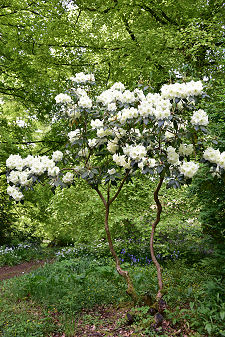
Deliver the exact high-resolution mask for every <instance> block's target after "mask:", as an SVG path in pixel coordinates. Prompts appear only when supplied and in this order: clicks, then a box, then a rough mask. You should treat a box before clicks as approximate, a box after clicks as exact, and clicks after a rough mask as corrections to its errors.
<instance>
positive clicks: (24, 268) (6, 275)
mask: <svg viewBox="0 0 225 337" xmlns="http://www.w3.org/2000/svg"><path fill="white" fill-rule="evenodd" d="M46 262H48V263H49V262H52V261H47V260H37V261H29V262H24V263H21V264H18V265H16V266H4V267H0V281H3V280H7V279H10V278H12V277H15V276H20V275H23V274H25V273H29V272H31V271H32V270H35V269H37V268H38V267H40V266H43V265H44V264H45V263H46Z"/></svg>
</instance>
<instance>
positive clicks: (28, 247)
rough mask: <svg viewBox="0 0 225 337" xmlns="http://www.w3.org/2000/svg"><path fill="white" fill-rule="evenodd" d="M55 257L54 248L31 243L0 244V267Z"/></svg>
mask: <svg viewBox="0 0 225 337" xmlns="http://www.w3.org/2000/svg"><path fill="white" fill-rule="evenodd" d="M53 257H55V254H54V250H53V249H52V248H48V247H41V246H40V245H36V244H32V243H21V244H18V245H15V246H6V245H4V246H0V267H1V266H5V265H7V266H14V265H16V264H19V263H22V262H25V261H26V262H27V261H33V260H40V259H43V260H44V259H50V258H53Z"/></svg>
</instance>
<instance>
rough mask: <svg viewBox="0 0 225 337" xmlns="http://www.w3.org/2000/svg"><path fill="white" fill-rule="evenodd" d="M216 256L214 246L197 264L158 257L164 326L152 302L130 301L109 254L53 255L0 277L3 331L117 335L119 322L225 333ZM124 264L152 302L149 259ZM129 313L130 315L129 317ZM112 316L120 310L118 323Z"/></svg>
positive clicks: (129, 327) (155, 329) (134, 327)
mask: <svg viewBox="0 0 225 337" xmlns="http://www.w3.org/2000/svg"><path fill="white" fill-rule="evenodd" d="M28 249H29V248H28ZM69 250H71V247H68V248H67V251H69ZM65 251H66V248H65V249H64V252H65ZM61 252H62V249H61ZM86 253H87V252H86ZM215 257H216V256H215V255H214V254H213V253H211V254H210V255H206V256H205V257H204V258H201V259H199V260H198V263H196V259H195V263H194V262H193V263H190V262H189V263H188V261H187V260H185V259H182V257H179V258H178V259H174V260H169V261H168V260H167V261H166V262H165V263H164V264H163V274H164V280H165V281H164V282H165V287H166V289H167V293H166V295H165V299H166V301H167V302H168V303H169V306H168V307H167V309H166V311H165V312H164V313H163V318H164V320H163V324H162V326H155V318H154V314H153V315H152V313H151V310H150V307H149V305H148V306H146V303H142V304H141V305H140V304H139V305H136V306H134V305H133V303H131V302H130V299H129V297H128V296H127V295H126V294H125V291H124V290H125V289H126V284H125V282H124V281H123V279H121V278H120V277H119V275H118V274H117V272H116V271H115V269H114V263H113V260H112V259H111V258H110V259H109V257H105V258H98V259H96V258H94V257H93V256H92V255H91V254H90V256H88V254H86V255H83V256H80V257H76V258H74V257H73V258H72V257H71V256H69V254H68V256H67V257H66V254H64V257H62V255H58V258H57V259H58V261H56V262H55V263H53V264H51V265H49V264H46V265H45V266H44V267H41V268H39V269H38V270H36V271H33V272H31V273H29V274H27V275H23V276H21V277H17V278H13V279H11V280H7V281H4V282H2V283H1V288H0V291H1V300H0V322H1V324H0V331H1V332H0V335H1V336H4V337H5V336H18V337H19V336H20V337H22V336H24V337H25V336H26V337H27V336H57V334H58V335H60V334H61V335H62V334H63V333H64V334H65V336H66V337H67V336H68V337H69V336H71V337H72V336H82V333H83V335H85V334H84V331H86V334H87V336H94V333H95V332H96V333H97V332H98V331H99V333H102V336H109V335H110V333H111V334H112V336H118V331H120V330H119V329H122V330H121V331H123V333H124V336H125V335H126V333H127V334H128V336H129V333H132V334H131V335H133V336H171V337H172V336H174V335H176V336H185V335H186V336H196V337H200V336H201V337H202V336H215V337H217V336H218V337H219V336H223V335H224V333H225V331H224V330H223V323H224V292H223V287H224V284H223V282H224V281H223V275H224V271H223V270H222V269H221V268H220V269H219V270H220V272H219V273H218V267H219V265H220V263H221V262H220V261H217V263H216V259H215ZM126 268H127V269H128V270H129V272H130V274H131V277H132V279H133V281H134V285H135V288H136V289H137V291H138V293H140V294H143V293H146V291H147V295H148V299H149V298H150V299H151V300H152V301H153V302H154V297H155V294H156V293H157V286H156V279H157V275H156V270H155V268H154V265H153V264H152V263H150V264H148V265H143V266H140V265H139V264H138V263H137V264H133V265H132V264H130V263H126ZM107 308H108V309H107ZM119 313H120V314H119ZM127 313H128V314H130V315H131V316H132V317H134V320H133V322H132V323H130V322H129V321H128V317H129V316H127ZM107 317H108V320H109V325H108V323H107ZM110 317H111V318H110ZM112 317H114V318H115V317H117V319H116V325H114V323H115V322H114V323H113V322H112V321H113V318H112ZM110 319H111V320H110ZM112 327H113V328H112ZM110 328H112V330H111V332H110ZM85 329H86V330H85ZM107 329H108V330H107ZM61 335H60V336H61ZM121 335H123V334H121Z"/></svg>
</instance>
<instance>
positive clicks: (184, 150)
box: [179, 144, 194, 156]
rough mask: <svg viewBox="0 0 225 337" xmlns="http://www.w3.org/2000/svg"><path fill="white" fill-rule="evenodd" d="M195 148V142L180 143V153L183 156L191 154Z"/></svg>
mask: <svg viewBox="0 0 225 337" xmlns="http://www.w3.org/2000/svg"><path fill="white" fill-rule="evenodd" d="M193 150H194V147H193V144H188V145H187V144H180V147H179V153H180V154H181V155H182V156H190V155H191V154H192V152H193Z"/></svg>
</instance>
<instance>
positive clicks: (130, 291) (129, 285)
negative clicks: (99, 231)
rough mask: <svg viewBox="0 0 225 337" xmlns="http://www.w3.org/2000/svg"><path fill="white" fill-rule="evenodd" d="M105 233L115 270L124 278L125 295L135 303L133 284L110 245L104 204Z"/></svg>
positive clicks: (107, 204)
mask: <svg viewBox="0 0 225 337" xmlns="http://www.w3.org/2000/svg"><path fill="white" fill-rule="evenodd" d="M105 231H106V235H107V239H108V243H109V249H110V252H111V254H112V256H113V257H114V260H115V262H116V270H117V272H118V273H119V274H120V275H121V276H122V277H124V278H125V280H126V282H127V294H128V295H130V296H131V297H132V299H133V300H134V302H136V301H137V299H138V297H137V294H136V292H135V289H134V286H133V282H132V280H131V278H130V275H129V272H128V271H126V270H123V269H122V268H121V265H120V260H119V258H118V256H117V254H116V252H115V249H114V246H113V243H112V238H111V233H110V230H109V203H106V205H105Z"/></svg>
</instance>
